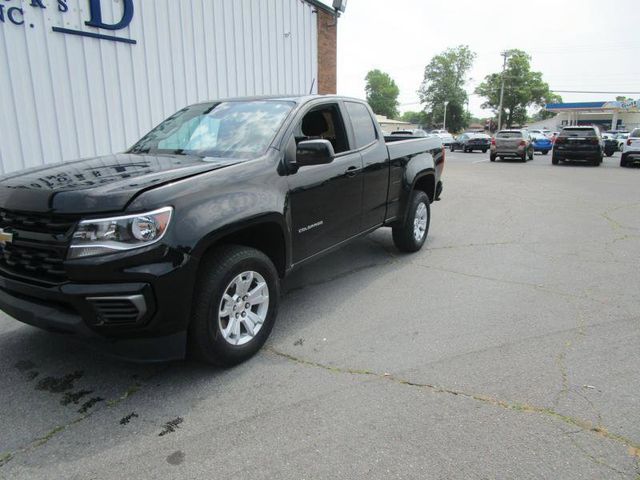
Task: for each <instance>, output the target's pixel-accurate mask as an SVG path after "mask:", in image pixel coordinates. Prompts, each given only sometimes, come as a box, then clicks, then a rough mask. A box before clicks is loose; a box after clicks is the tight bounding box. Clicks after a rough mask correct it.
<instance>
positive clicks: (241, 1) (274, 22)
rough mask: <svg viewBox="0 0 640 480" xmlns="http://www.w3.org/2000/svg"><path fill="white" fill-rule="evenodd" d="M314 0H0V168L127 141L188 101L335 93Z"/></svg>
mask: <svg viewBox="0 0 640 480" xmlns="http://www.w3.org/2000/svg"><path fill="white" fill-rule="evenodd" d="M336 31H337V27H336V18H335V15H334V11H333V10H332V9H331V8H330V7H328V6H326V5H325V4H323V3H321V2H318V1H315V0H260V1H255V0H180V1H177V0H28V1H27V0H2V1H0V89H1V90H0V132H2V133H1V136H0V140H1V141H0V173H9V172H12V171H16V170H20V169H23V168H27V167H33V166H38V165H42V164H43V163H51V162H59V161H64V160H71V159H74V158H83V157H90V156H96V155H102V154H107V153H112V152H118V151H123V150H125V149H127V148H128V147H129V146H131V145H132V144H133V143H134V142H135V141H136V140H137V139H138V138H140V137H141V136H142V135H143V134H144V133H146V132H147V131H149V130H150V129H151V128H153V126H155V125H157V124H158V123H159V122H160V121H162V120H163V119H164V118H166V117H168V116H169V115H171V114H172V113H174V112H176V111H177V110H179V109H181V108H183V107H184V106H186V105H189V104H193V103H197V102H201V101H206V100H211V99H220V98H230V97H239V96H253V95H280V94H287V95H296V94H307V93H310V92H313V93H335V91H336Z"/></svg>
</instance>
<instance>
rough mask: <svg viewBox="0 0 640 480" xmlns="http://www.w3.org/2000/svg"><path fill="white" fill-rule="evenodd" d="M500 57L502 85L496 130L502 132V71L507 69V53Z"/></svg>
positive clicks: (502, 87)
mask: <svg viewBox="0 0 640 480" xmlns="http://www.w3.org/2000/svg"><path fill="white" fill-rule="evenodd" d="M500 55H502V56H503V57H504V62H503V63H502V85H501V86H500V106H499V107H498V130H502V101H503V100H504V71H505V70H506V69H507V57H508V56H509V52H508V51H506V50H505V51H504V52H502V53H501V54H500Z"/></svg>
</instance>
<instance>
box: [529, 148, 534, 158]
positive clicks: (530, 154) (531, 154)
mask: <svg viewBox="0 0 640 480" xmlns="http://www.w3.org/2000/svg"><path fill="white" fill-rule="evenodd" d="M534 153H535V152H534V151H533V150H531V152H530V153H529V160H533V155H534Z"/></svg>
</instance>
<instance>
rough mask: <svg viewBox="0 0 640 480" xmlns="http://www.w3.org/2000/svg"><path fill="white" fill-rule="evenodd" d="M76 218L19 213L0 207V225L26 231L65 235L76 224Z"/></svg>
mask: <svg viewBox="0 0 640 480" xmlns="http://www.w3.org/2000/svg"><path fill="white" fill-rule="evenodd" d="M75 223H76V219H71V218H67V217H53V216H50V215H39V214H31V213H18V212H11V211H9V210H2V209H0V227H2V228H4V229H9V230H18V231H19V230H22V231H25V232H38V233H49V234H53V235H65V234H67V233H70V232H69V230H71V228H72V227H73V226H74V225H75Z"/></svg>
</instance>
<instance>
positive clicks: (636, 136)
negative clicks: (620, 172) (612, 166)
mask: <svg viewBox="0 0 640 480" xmlns="http://www.w3.org/2000/svg"><path fill="white" fill-rule="evenodd" d="M634 164H640V128H636V129H634V130H633V132H631V133H630V134H629V137H628V138H627V140H626V141H625V142H624V143H623V144H622V158H621V159H620V166H621V167H629V166H631V165H634Z"/></svg>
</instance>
